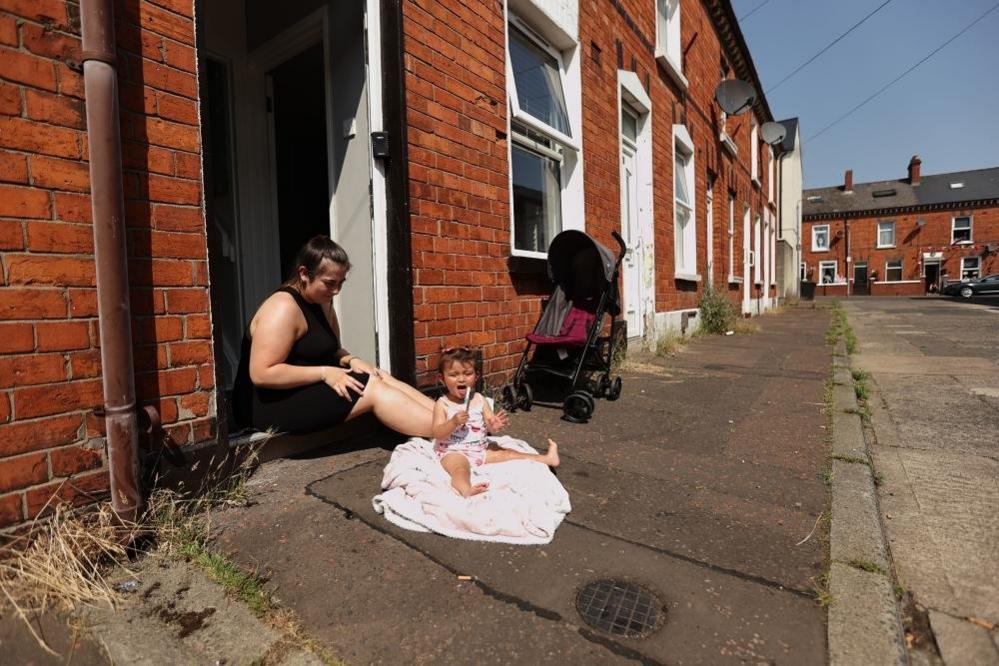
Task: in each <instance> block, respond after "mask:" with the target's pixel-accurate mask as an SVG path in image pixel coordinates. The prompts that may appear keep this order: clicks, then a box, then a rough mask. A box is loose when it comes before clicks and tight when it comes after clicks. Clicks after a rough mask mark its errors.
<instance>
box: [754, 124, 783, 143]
mask: <svg viewBox="0 0 999 666" xmlns="http://www.w3.org/2000/svg"><path fill="white" fill-rule="evenodd" d="M760 131H761V132H762V133H763V140H764V141H766V142H767V143H768V144H770V145H771V146H773V145H776V144H778V143H780V142H781V141H783V140H784V137H785V136H787V128H786V127H784V125H782V124H781V123H763V127H761V128H760Z"/></svg>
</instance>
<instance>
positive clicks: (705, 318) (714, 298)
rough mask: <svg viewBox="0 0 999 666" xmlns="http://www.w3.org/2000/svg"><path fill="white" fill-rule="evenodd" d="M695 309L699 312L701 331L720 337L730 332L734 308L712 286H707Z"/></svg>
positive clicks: (733, 318)
mask: <svg viewBox="0 0 999 666" xmlns="http://www.w3.org/2000/svg"><path fill="white" fill-rule="evenodd" d="M697 307H698V309H699V310H700V316H699V317H698V319H699V320H700V322H701V323H700V330H701V331H703V332H705V333H714V334H718V335H720V334H723V333H726V332H728V331H731V330H732V324H733V322H734V321H735V319H736V314H735V307H734V306H733V305H732V302H731V301H730V300H728V298H727V297H726V296H725V294H723V293H722V292H720V291H718V290H717V289H715V286H714V285H713V284H709V285H708V287H707V289H705V290H704V292H703V293H702V294H701V300H700V302H699V303H698V304H697Z"/></svg>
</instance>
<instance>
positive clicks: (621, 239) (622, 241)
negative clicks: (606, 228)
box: [611, 231, 628, 264]
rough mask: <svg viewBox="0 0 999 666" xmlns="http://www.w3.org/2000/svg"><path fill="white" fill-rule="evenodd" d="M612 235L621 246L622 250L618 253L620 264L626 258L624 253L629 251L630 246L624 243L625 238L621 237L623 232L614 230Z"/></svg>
mask: <svg viewBox="0 0 999 666" xmlns="http://www.w3.org/2000/svg"><path fill="white" fill-rule="evenodd" d="M611 236H613V237H614V240H616V241H617V244H618V245H619V246H620V247H621V252H620V253H619V254H618V255H617V263H619V264H620V263H621V262H622V261H623V260H624V255H625V254H626V253H627V251H628V248H627V246H626V245H625V244H624V239H623V238H621V234H619V233H618V232H616V231H612V232H611Z"/></svg>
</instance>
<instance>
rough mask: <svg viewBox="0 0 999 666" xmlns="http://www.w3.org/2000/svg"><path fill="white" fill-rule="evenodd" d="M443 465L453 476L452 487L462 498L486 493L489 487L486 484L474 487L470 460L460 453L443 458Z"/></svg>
mask: <svg viewBox="0 0 999 666" xmlns="http://www.w3.org/2000/svg"><path fill="white" fill-rule="evenodd" d="M441 465H442V466H443V467H444V470H445V471H446V472H447V473H448V474H450V475H451V485H452V486H454V489H455V490H457V491H458V493H459V494H460V495H461V496H462V497H471V496H472V495H478V494H479V493H482V492H485V491H486V490H487V489H488V488H489V486H488V485H487V484H485V483H478V484H476V485H474V486H473V485H472V467H471V465H470V464H469V462H468V458H466V457H465V456H463V455H461V454H460V453H449V454H447V455H446V456H444V457H443V458H441Z"/></svg>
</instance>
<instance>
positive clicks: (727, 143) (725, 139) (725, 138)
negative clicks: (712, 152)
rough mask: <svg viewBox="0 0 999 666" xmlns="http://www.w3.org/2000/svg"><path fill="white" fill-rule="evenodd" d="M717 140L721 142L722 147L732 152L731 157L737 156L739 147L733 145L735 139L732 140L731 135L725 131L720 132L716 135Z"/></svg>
mask: <svg viewBox="0 0 999 666" xmlns="http://www.w3.org/2000/svg"><path fill="white" fill-rule="evenodd" d="M718 140H719V141H720V142H721V145H722V147H723V148H725V150H727V151H728V152H729V153H731V154H732V157H736V156H738V154H739V147H738V146H736V145H735V141H733V140H732V137H730V136H729V135H728V134H726V133H725V132H722V133H721V134H719V135H718Z"/></svg>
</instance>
